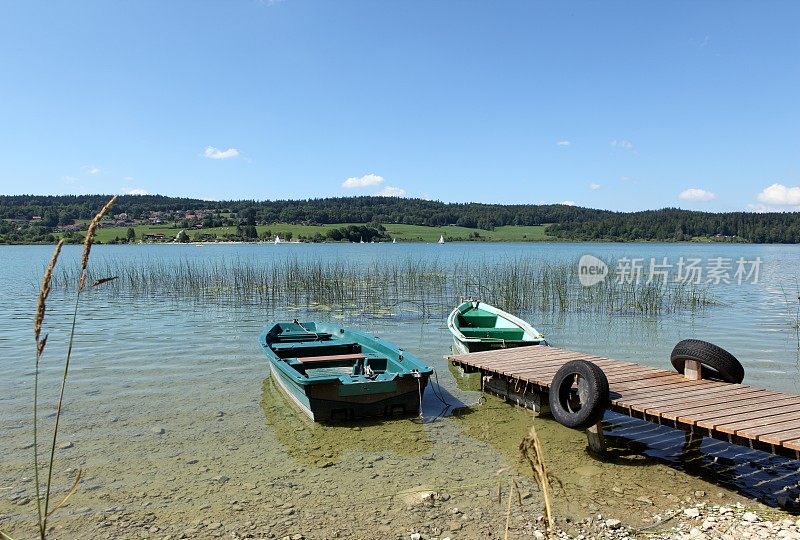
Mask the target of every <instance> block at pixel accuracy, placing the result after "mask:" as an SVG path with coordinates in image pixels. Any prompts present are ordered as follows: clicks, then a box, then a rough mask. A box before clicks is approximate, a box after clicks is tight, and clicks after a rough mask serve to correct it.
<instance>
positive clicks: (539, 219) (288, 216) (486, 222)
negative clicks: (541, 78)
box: [0, 195, 800, 243]
mask: <svg viewBox="0 0 800 540" xmlns="http://www.w3.org/2000/svg"><path fill="white" fill-rule="evenodd" d="M107 200H108V196H106V195H63V196H36V195H15V196H0V220H6V222H7V220H23V221H30V220H32V219H33V218H34V216H38V217H39V218H40V219H39V220H37V222H39V223H40V226H41V227H43V228H47V227H57V226H59V225H62V226H63V225H69V224H72V223H74V222H75V221H76V220H85V219H90V218H91V217H92V216H93V215H94V214H95V213H96V212H97V209H98V208H100V207H101V206H102V205H103V204H104V203H105V201H107ZM196 210H209V211H213V213H214V214H215V215H218V216H219V215H222V214H225V215H226V220H228V219H230V216H235V219H236V220H237V221H238V222H240V223H243V224H247V225H252V224H254V223H307V224H337V223H372V224H377V223H404V224H409V225H427V226H443V225H459V226H462V227H468V228H476V229H488V230H491V229H494V228H495V227H499V226H503V225H543V224H547V225H549V227H548V229H547V232H548V234H550V235H551V236H554V237H556V238H559V239H563V240H619V241H630V240H661V241H682V240H690V239H693V238H697V237H708V238H727V239H729V240H732V241H745V242H759V243H767V242H769V243H797V242H800V213H797V212H785V213H754V212H726V213H711V212H693V211H688V210H680V209H677V208H666V209H663V210H650V211H643V212H611V211H608V210H595V209H591V208H582V207H577V206H567V205H563V204H543V205H530V204H525V205H507V204H481V203H443V202H440V201H430V200H424V199H410V198H399V197H340V198H325V199H304V200H278V201H255V200H239V201H204V200H200V199H187V198H177V197H166V196H161V195H126V196H122V197H120V198H119V200H118V201H117V204H116V205H115V207H114V213H115V214H120V213H126V214H128V216H129V217H130V218H132V219H136V220H146V219H148V217H149V216H150V215H151V212H188V211H196ZM206 220H207V221H209V222H210V223H209V224H208V225H207V226H212V224H213V223H211V222H213V221H214V217H213V216H210V217H209V216H207V217H206Z"/></svg>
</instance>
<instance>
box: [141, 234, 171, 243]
mask: <svg viewBox="0 0 800 540" xmlns="http://www.w3.org/2000/svg"><path fill="white" fill-rule="evenodd" d="M164 240H166V237H165V236H164V235H163V234H161V233H144V234H143V235H142V241H143V242H148V241H149V242H163V241H164Z"/></svg>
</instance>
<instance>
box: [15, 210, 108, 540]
mask: <svg viewBox="0 0 800 540" xmlns="http://www.w3.org/2000/svg"><path fill="white" fill-rule="evenodd" d="M116 199H117V197H116V196H114V197H112V198H111V200H109V202H108V203H107V204H106V205H105V206H104V207H103V208H102V209H101V210H100V212H98V213H97V215H96V216H95V217H94V219H92V221H91V223H90V224H89V228H88V230H87V233H86V239H85V241H84V244H83V255H82V257H81V269H80V278H79V280H78V288H77V290H76V292H75V303H74V307H73V311H72V323H71V327H70V334H69V342H68V346H67V355H66V360H65V362H64V371H63V374H62V378H61V389H60V392H59V397H58V403H57V406H56V414H55V420H54V424H53V437H52V441H51V444H50V452H49V456H48V460H47V464H46V466H47V482H46V483H45V484H44V487H42V481H41V478H40V474H39V473H40V471H39V469H40V466H39V367H40V362H41V358H42V355H43V354H44V350H45V347H46V345H47V334H45V335H44V337H42V328H43V325H44V321H45V315H46V312H47V298H48V296H49V295H50V291H51V288H52V285H53V279H54V276H56V280H57V279H58V275H57V274H56V272H55V268H56V265H57V263H58V258H59V255H60V254H61V248H62V246H63V245H64V242H63V240H59V242H58V244H56V247H55V250H54V251H53V255H52V257H51V258H50V262H49V264H48V265H47V267H46V269H45V272H44V276H43V278H42V284H41V286H40V288H39V298H38V302H37V304H36V315H35V317H34V322H33V330H34V340H35V344H36V362H35V370H34V383H33V453H34V460H33V465H34V483H35V490H36V510H37V527H38V532H39V538H40V540H45V538H46V536H47V520H48V518H49V517H50V516H51V515H52V514H53V512H55V511H56V510H58V509H59V508H61V507H62V506H63V505H64V504H66V502H67V501H68V500H69V498H70V497H72V495H73V494H74V493H75V491H76V490H77V488H78V484H79V482H80V479H81V471H78V474H77V475H76V477H75V480H74V481H73V484H72V487H71V488H70V489H69V490H68V492H67V494H66V495H65V496H64V497H63V499H62V500H61V501H60V502H59V503H58V504H56V505H55V506H54V507H53V508H52V509H50V495H51V493H52V480H53V464H54V462H55V451H56V442H57V440H58V428H59V422H60V420H61V412H62V410H63V403H64V394H65V389H66V384H67V377H68V375H69V366H70V361H71V359H72V348H73V344H74V341H75V327H76V323H77V318H78V305H79V301H80V297H81V293H82V292H83V290H84V287H85V283H86V278H87V271H88V266H89V254H90V252H91V248H92V243H93V241H94V236H95V233H96V231H97V226H98V224H99V223H100V220H102V218H103V216H105V215H106V214H107V213H108V211H109V210H110V209H111V206H112V205H113V204H114V202H115V201H116ZM68 275H69V274H68V273H66V272H65V273H62V279H66V278H67V277H66V276H68ZM112 279H114V278H103V279H100V280H97V281H96V282H95V284H96V285H97V284H101V283H106V282H108V281H111V280H112ZM42 492H44V507H42ZM9 538H10V537H9V536H8V535H7V534H5V533H2V532H0V539H2V540H6V539H9Z"/></svg>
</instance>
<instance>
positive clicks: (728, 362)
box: [669, 339, 744, 384]
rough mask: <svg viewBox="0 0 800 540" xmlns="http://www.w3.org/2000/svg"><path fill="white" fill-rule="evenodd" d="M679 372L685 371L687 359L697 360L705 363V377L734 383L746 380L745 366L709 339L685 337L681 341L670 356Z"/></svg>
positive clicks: (673, 365)
mask: <svg viewBox="0 0 800 540" xmlns="http://www.w3.org/2000/svg"><path fill="white" fill-rule="evenodd" d="M669 360H670V362H671V363H672V367H674V368H675V369H676V370H677V371H678V373H681V374H682V373H683V371H684V368H685V365H686V361H687V360H695V361H696V362H700V363H701V364H703V367H705V368H707V369H706V370H705V372H706V374H707V376H704V377H703V378H704V379H716V380H718V381H724V382H729V383H734V384H739V383H741V382H742V381H743V380H744V367H742V364H741V363H740V362H739V360H737V359H736V357H735V356H733V355H732V354H731V353H729V352H728V351H726V350H725V349H723V348H722V347H718V346H717V345H714V344H713V343H709V342H708V341H702V340H699V339H684V340H683V341H679V342H678V344H677V345H675V348H674V349H672V354H670V356H669Z"/></svg>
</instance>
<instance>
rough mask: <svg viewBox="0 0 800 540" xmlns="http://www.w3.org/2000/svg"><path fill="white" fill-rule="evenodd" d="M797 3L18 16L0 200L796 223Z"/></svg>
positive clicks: (0, 153)
mask: <svg viewBox="0 0 800 540" xmlns="http://www.w3.org/2000/svg"><path fill="white" fill-rule="evenodd" d="M798 20H800V4H798V3H797V2H777V1H769V2H755V1H753V2H730V1H726V2H688V1H687V2H640V1H638V2H633V1H631V2H614V1H608V2H532V1H531V2H510V1H504V2H488V1H487V2H475V1H459V2H444V1H433V2H415V1H407V0H405V1H396V2H395V1H366V0H364V1H360V2H350V1H333V0H329V1H307V0H283V1H273V2H269V1H256V0H243V1H230V0H229V1H218V2H212V1H192V2H181V1H176V0H170V1H169V2H164V1H160V2H148V1H127V2H107V1H94V2H93V1H81V2H71V1H60V2H59V1H56V2H36V1H26V2H23V1H17V2H4V3H3V16H2V17H0V126H2V128H1V129H0V193H4V194H20V193H37V194H44V193H58V194H60V193H124V192H148V193H160V194H166V195H180V196H192V197H202V198H212V199H220V198H252V199H275V198H305V197H320V196H344V195H353V194H374V193H386V194H391V195H405V196H410V197H426V198H432V199H440V200H443V201H481V202H503V203H540V202H562V201H571V202H574V203H576V204H579V205H581V206H589V207H597V208H610V209H616V210H634V209H644V208H661V207H665V206H681V207H684V208H692V209H708V210H747V209H753V210H765V209H767V210H779V209H787V210H795V209H798V208H800V127H799V126H800V39H798V28H797V21H798Z"/></svg>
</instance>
